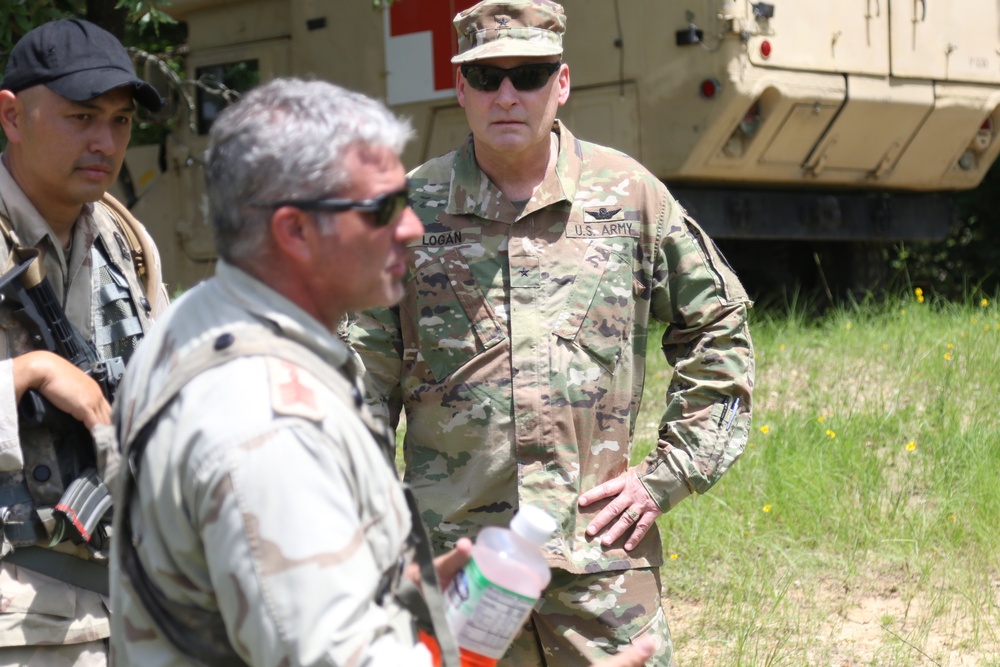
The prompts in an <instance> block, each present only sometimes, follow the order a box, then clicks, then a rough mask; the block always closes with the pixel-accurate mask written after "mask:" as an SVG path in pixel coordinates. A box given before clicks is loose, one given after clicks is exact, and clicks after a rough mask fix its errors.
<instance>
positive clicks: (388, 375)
mask: <svg viewBox="0 0 1000 667" xmlns="http://www.w3.org/2000/svg"><path fill="white" fill-rule="evenodd" d="M344 337H345V339H346V341H347V343H348V345H350V347H351V349H352V350H354V352H355V353H356V354H357V355H358V356H359V357H360V361H361V364H360V368H362V369H363V373H364V380H365V390H366V394H367V395H366V397H365V398H366V401H367V403H368V405H369V407H370V408H371V410H372V412H373V413H374V414H375V415H376V416H378V417H379V418H381V419H385V420H386V421H387V423H388V424H389V425H390V426H391V427H392V429H393V430H395V428H396V425H397V424H398V423H399V414H400V412H401V411H402V393H401V388H400V373H401V368H402V362H403V338H402V335H401V334H400V328H399V309H398V308H375V309H372V310H366V311H363V312H360V313H356V314H354V315H352V316H351V318H350V319H349V321H348V323H347V325H346V327H345V331H344Z"/></svg>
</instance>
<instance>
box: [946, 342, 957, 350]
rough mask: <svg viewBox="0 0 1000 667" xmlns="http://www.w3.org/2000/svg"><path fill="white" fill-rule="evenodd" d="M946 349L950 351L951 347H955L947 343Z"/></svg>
mask: <svg viewBox="0 0 1000 667" xmlns="http://www.w3.org/2000/svg"><path fill="white" fill-rule="evenodd" d="M946 347H947V348H948V349H949V350H950V349H951V348H953V347H955V346H954V345H952V344H951V343H948V345H947V346H946Z"/></svg>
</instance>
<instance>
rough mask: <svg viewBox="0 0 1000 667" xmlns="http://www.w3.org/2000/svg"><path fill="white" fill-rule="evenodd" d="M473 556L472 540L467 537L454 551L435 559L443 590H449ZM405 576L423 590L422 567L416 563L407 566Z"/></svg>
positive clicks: (456, 544)
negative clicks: (449, 586) (456, 576)
mask: <svg viewBox="0 0 1000 667" xmlns="http://www.w3.org/2000/svg"><path fill="white" fill-rule="evenodd" d="M471 556H472V540H470V539H469V538H467V537H460V538H459V539H458V542H456V543H455V548H454V549H452V550H451V551H449V552H448V553H445V554H441V555H440V556H438V557H436V558H435V559H434V571H435V572H437V576H438V583H439V584H441V590H445V589H446V588H448V585H449V584H451V580H452V579H454V578H455V575H456V574H458V573H459V571H460V570H461V569H462V568H463V567H465V564H466V563H468V562H469V558H470V557H471ZM404 576H405V577H407V578H409V579H410V581H412V582H413V583H415V584H416V585H417V586H418V587H420V588H423V586H422V585H421V581H420V567H419V566H418V565H417V564H416V563H410V564H409V565H408V566H407V568H406V571H405V573H404Z"/></svg>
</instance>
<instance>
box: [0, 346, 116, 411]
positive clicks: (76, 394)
mask: <svg viewBox="0 0 1000 667" xmlns="http://www.w3.org/2000/svg"><path fill="white" fill-rule="evenodd" d="M13 364H14V366H13V369H14V391H15V397H16V399H17V400H18V401H20V400H21V397H22V396H24V392H26V391H28V390H29V389H34V390H35V391H37V392H38V393H40V394H41V395H42V396H44V397H45V398H47V399H48V400H49V402H50V403H52V405H54V406H55V407H57V408H59V409H60V410H62V411H63V412H65V413H67V414H68V415H70V416H71V417H73V418H74V419H77V420H79V421H81V422H83V424H84V426H86V427H87V428H88V429H92V428H94V426H96V425H97V424H110V423H111V404H110V403H108V401H107V399H105V398H104V392H103V391H101V387H100V385H99V384H97V383H96V382H95V381H94V380H93V378H91V377H90V376H89V375H87V374H86V373H84V372H83V371H81V370H80V369H79V368H77V367H76V366H74V365H73V364H71V363H70V362H68V361H66V360H65V359H63V358H62V357H60V356H59V355H58V354H53V353H52V352H47V351H45V350H36V351H34V352H28V353H27V354H22V355H21V356H19V357H14V359H13Z"/></svg>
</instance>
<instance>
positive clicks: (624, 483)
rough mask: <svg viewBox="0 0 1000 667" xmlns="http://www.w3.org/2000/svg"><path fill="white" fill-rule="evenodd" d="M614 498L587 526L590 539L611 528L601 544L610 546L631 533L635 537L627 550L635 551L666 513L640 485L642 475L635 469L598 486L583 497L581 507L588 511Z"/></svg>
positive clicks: (627, 544) (627, 543) (630, 469)
mask: <svg viewBox="0 0 1000 667" xmlns="http://www.w3.org/2000/svg"><path fill="white" fill-rule="evenodd" d="M611 497H614V500H612V501H611V502H610V503H608V506H607V507H605V508H604V509H602V510H601V511H600V512H598V514H597V516H595V517H594V520H593V521H591V522H590V525H589V526H587V535H596V534H597V533H599V532H600V531H601V530H603V529H604V528H605V527H606V526H609V525H610V526H611V527H610V528H608V531H607V532H606V533H605V534H604V536H603V537H602V538H601V544H603V545H604V546H610V545H612V544H613V543H614V542H615V541H616V540H618V538H620V537H621V536H622V535H624V534H625V533H627V532H628V531H629V530H631V531H632V534H631V535H629V537H628V540H627V541H626V542H625V550H626V551H631V550H632V549H635V547H636V546H637V545H638V544H639V542H641V541H642V538H644V537H645V536H646V533H648V532H649V528H650V526H652V525H653V522H654V521H656V517H658V516H660V515H661V514H663V512H661V511H660V508H659V506H658V505H657V504H656V501H654V500H653V498H652V496H650V495H649V492H648V491H646V487H645V486H643V485H642V482H641V481H639V474H638V473H637V472H636V469H635V468H629V469H628V470H626V471H625V472H624V473H622V474H621V475H619V476H618V477H615V478H614V479H612V480H608V481H607V482H605V483H604V484H601V485H599V486H595V487H594V488H593V489H591V490H590V491H587V492H586V493H584V494H583V495H581V496H580V505H582V506H584V507H586V506H587V505H589V504H591V503H593V502H597V501H598V500H603V499H605V498H611Z"/></svg>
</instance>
